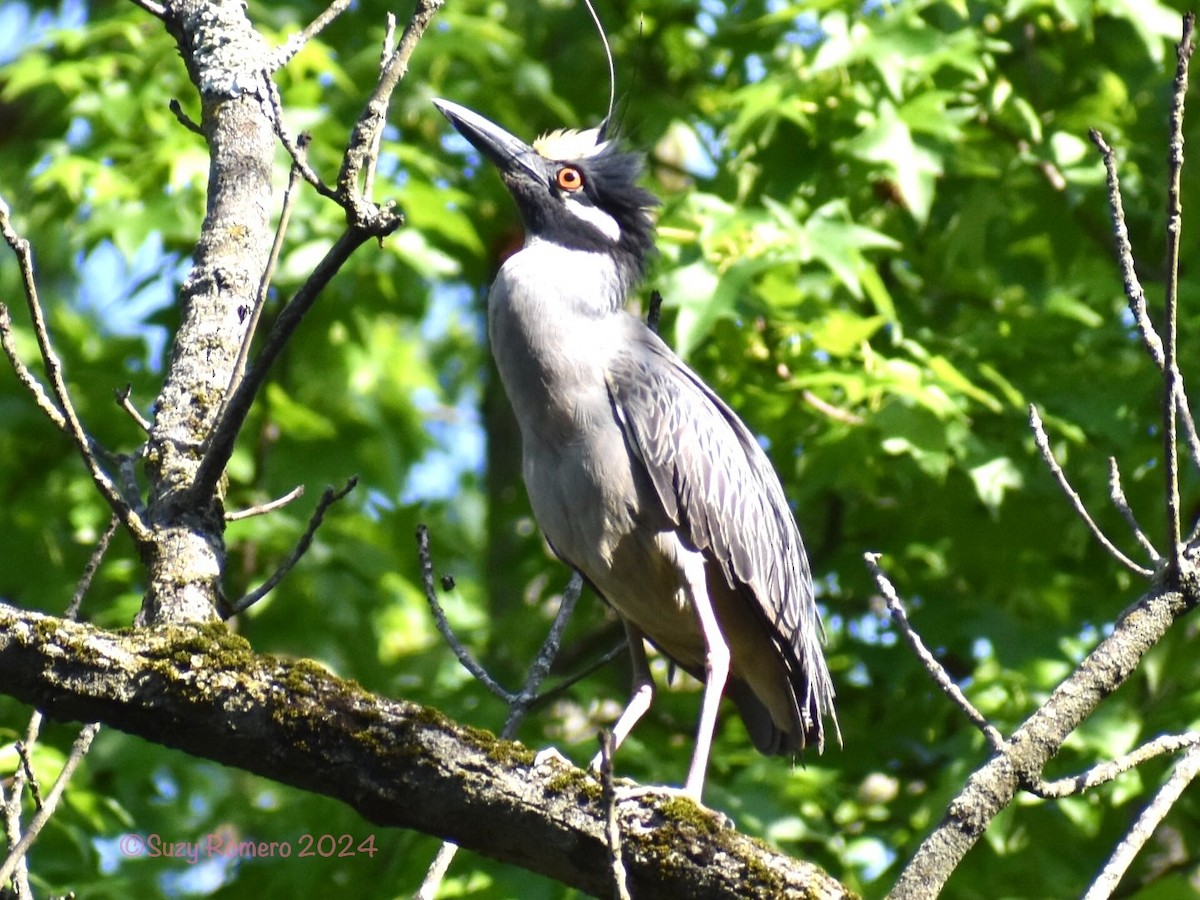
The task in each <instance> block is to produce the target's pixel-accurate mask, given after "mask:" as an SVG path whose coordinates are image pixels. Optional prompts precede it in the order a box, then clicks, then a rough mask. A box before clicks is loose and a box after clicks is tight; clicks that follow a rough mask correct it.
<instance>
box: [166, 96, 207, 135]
mask: <svg viewBox="0 0 1200 900" xmlns="http://www.w3.org/2000/svg"><path fill="white" fill-rule="evenodd" d="M167 109H169V110H171V112H172V113H174V115H175V118H176V120H178V122H179V124H180V125H182V126H183V127H184V128H186V129H187V130H188V131H191V132H194V133H195V134H198V135H200V136H201V137H204V129H203V128H201V127H200V126H199V125H197V124H196V123H195V122H193V121H192V117H191V116H189V115H188V114H187V113H186V112H184V111H183V105H182V104H181V103H180V102H179V101H178V100H176V99H175V98H174V97H172V98H171V100H170V102H169V103H168V104H167Z"/></svg>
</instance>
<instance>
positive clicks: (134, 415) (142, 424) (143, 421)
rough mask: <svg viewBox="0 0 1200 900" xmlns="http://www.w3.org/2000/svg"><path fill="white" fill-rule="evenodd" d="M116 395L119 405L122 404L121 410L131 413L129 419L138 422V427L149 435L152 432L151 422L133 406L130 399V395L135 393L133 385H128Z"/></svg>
mask: <svg viewBox="0 0 1200 900" xmlns="http://www.w3.org/2000/svg"><path fill="white" fill-rule="evenodd" d="M115 393H116V398H117V403H118V404H120V406H121V409H123V410H125V412H127V413H129V418H131V419H133V421H135V422H137V424H138V427H139V428H141V429H142V431H145V432H147V433H148V432H149V431H150V421H149V420H148V419H147V418H146V417H145V416H143V415H142V414H141V412H140V411H139V410H138V408H137V407H136V406H134V405H133V401H132V400H131V399H130V394H131V393H133V385H132V384H128V383H127V384H126V385H125V387H124V388H122V389H121V390H119V391H116V392H115Z"/></svg>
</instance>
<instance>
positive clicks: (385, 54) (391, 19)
mask: <svg viewBox="0 0 1200 900" xmlns="http://www.w3.org/2000/svg"><path fill="white" fill-rule="evenodd" d="M395 44H396V16H395V14H394V13H388V14H387V24H386V26H385V27H384V30H383V47H382V50H381V53H380V57H379V72H380V74H381V75H382V74H383V73H384V72H386V71H387V65H388V60H389V59H391V57H392V54H393V53H394V52H395ZM381 147H383V129H382V128H376V129H375V130H374V132H373V133H372V136H371V146H370V147H369V148H368V150H367V161H366V165H365V167H364V171H363V179H362V195H363V196H364V197H370V196H372V194H373V193H374V191H375V171H376V168H377V167H378V165H379V150H380V148H381Z"/></svg>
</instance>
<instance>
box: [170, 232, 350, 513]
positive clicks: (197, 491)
mask: <svg viewBox="0 0 1200 900" xmlns="http://www.w3.org/2000/svg"><path fill="white" fill-rule="evenodd" d="M370 237H371V233H370V232H369V231H365V230H363V229H360V228H353V227H352V228H348V229H346V231H345V232H344V233H343V234H342V236H341V237H340V238H338V240H337V242H336V243H334V245H333V246H332V247H330V248H329V251H328V252H327V253H326V254H325V256H324V258H323V259H322V260H321V261H320V262H319V263H317V266H316V268H315V269H314V270H313V273H312V275H310V276H309V279H308V281H306V282H305V283H304V286H303V287H301V288H300V290H298V291H297V292H296V294H295V295H294V296H293V297H292V299H291V301H290V302H289V303H288V304H287V306H285V307H284V308H283V309H282V310H281V311H280V313H279V316H278V317H277V318H276V319H275V323H274V324H273V325H272V326H271V330H270V331H269V332H268V333H267V336H266V337H265V338H264V339H263V343H262V347H261V348H260V349H259V351H258V356H256V357H255V359H254V362H253V363H251V365H250V368H249V370H248V371H247V372H246V375H245V377H244V378H243V379H242V381H241V383H240V384H239V385H238V387H237V390H236V391H234V392H233V396H231V397H230V398H229V401H228V403H227V404H226V406H225V411H224V413H223V414H222V416H221V419H220V421H219V422H218V424H217V425H216V427H215V428H214V429H213V431H212V435H211V437H210V438H209V442H208V449H207V450H206V451H205V454H204V459H203V460H202V461H201V462H200V465H199V466H198V467H197V469H196V478H195V481H194V482H193V483H192V487H191V488H190V491H189V492H190V494H191V497H190V498H188V499H189V501H193V500H196V501H199V500H205V499H207V498H208V497H211V496H212V493H213V490H214V489H215V488H216V484H217V481H218V480H219V479H220V478H221V473H222V472H224V471H225V465H226V464H227V463H228V462H229V457H230V456H231V455H232V454H233V445H234V443H235V442H236V441H237V436H238V433H239V432H240V431H241V430H242V425H243V424H244V423H245V421H246V416H247V415H248V414H249V412H250V407H251V406H252V405H253V403H254V398H255V397H256V396H258V392H259V390H260V389H261V388H262V386H263V384H265V383H266V380H267V375H268V374H269V373H270V371H271V365H272V364H273V363H274V362H275V359H276V358H277V357H278V356H279V354H280V353H281V352H282V350H283V348H284V346H285V345H286V344H287V342H288V340H289V339H290V338H291V336H292V334H293V333H294V332H295V330H296V329H297V328H298V327H299V326H300V322H301V321H302V320H303V318H304V316H305V314H306V313H307V312H308V311H309V310H310V309H312V306H313V304H314V303H316V301H317V297H318V296H320V293H321V291H322V290H323V289H324V287H325V285H327V284H328V283H329V282H330V280H332V278H333V276H334V275H336V274H337V271H338V270H339V269H340V268H341V267H342V264H343V263H345V262H346V260H347V259H349V258H350V255H351V254H352V253H354V251H355V250H357V249H358V248H359V247H361V246H362V245H363V244H364V243H366V241H367V239H368V238H370Z"/></svg>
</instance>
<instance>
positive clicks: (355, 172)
mask: <svg viewBox="0 0 1200 900" xmlns="http://www.w3.org/2000/svg"><path fill="white" fill-rule="evenodd" d="M444 2H445V0H417V5H416V8H415V9H414V10H413V14H412V16H411V18H409V20H408V24H407V25H406V26H405V28H404V34H402V35H401V36H400V43H399V45H398V46H397V47H396V50H395V52H394V53H392V55H391V56H390V57H389V59H388V60H387V62H386V64H384V66H383V68H382V71H381V72H380V73H379V80H378V81H377V82H376V84H375V91H374V92H373V93H372V94H371V96H370V98H369V99H368V100H367V105H366V107H365V108H364V109H363V112H362V115H361V116H359V117H358V122H357V123H355V126H354V131H353V132H352V133H351V135H350V142H349V144H348V145H347V147H346V153H345V156H344V157H343V158H342V169H341V172H339V173H338V180H337V184H338V193H339V194H341V196H342V197H343V198H346V199H350V198H355V197H361V196H363V195H362V194H361V193H360V192H359V190H358V189H357V185H358V179H359V175H360V174H362V171H363V168H364V166H367V165H368V164H369V165H371V166H373V165H374V161H373V159H372V152H373V149H374V148H376V147H377V146H378V137H377V133H378V132H381V131H382V130H383V126H384V124H385V122H386V117H387V109H388V104H389V103H390V101H391V97H392V93H393V92H394V91H395V90H396V86H397V85H398V84H399V83H400V79H402V78H403V77H404V75H405V73H407V72H408V61H409V59H410V58H411V57H412V54H413V50H415V49H416V46H417V42H418V41H420V40H421V36H422V35H423V34H424V33H425V29H426V28H428V27H429V23H430V22H431V21H433V17H434V16H435V15H437V12H438V10H439V9H441V8H442V5H443V3H444Z"/></svg>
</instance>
